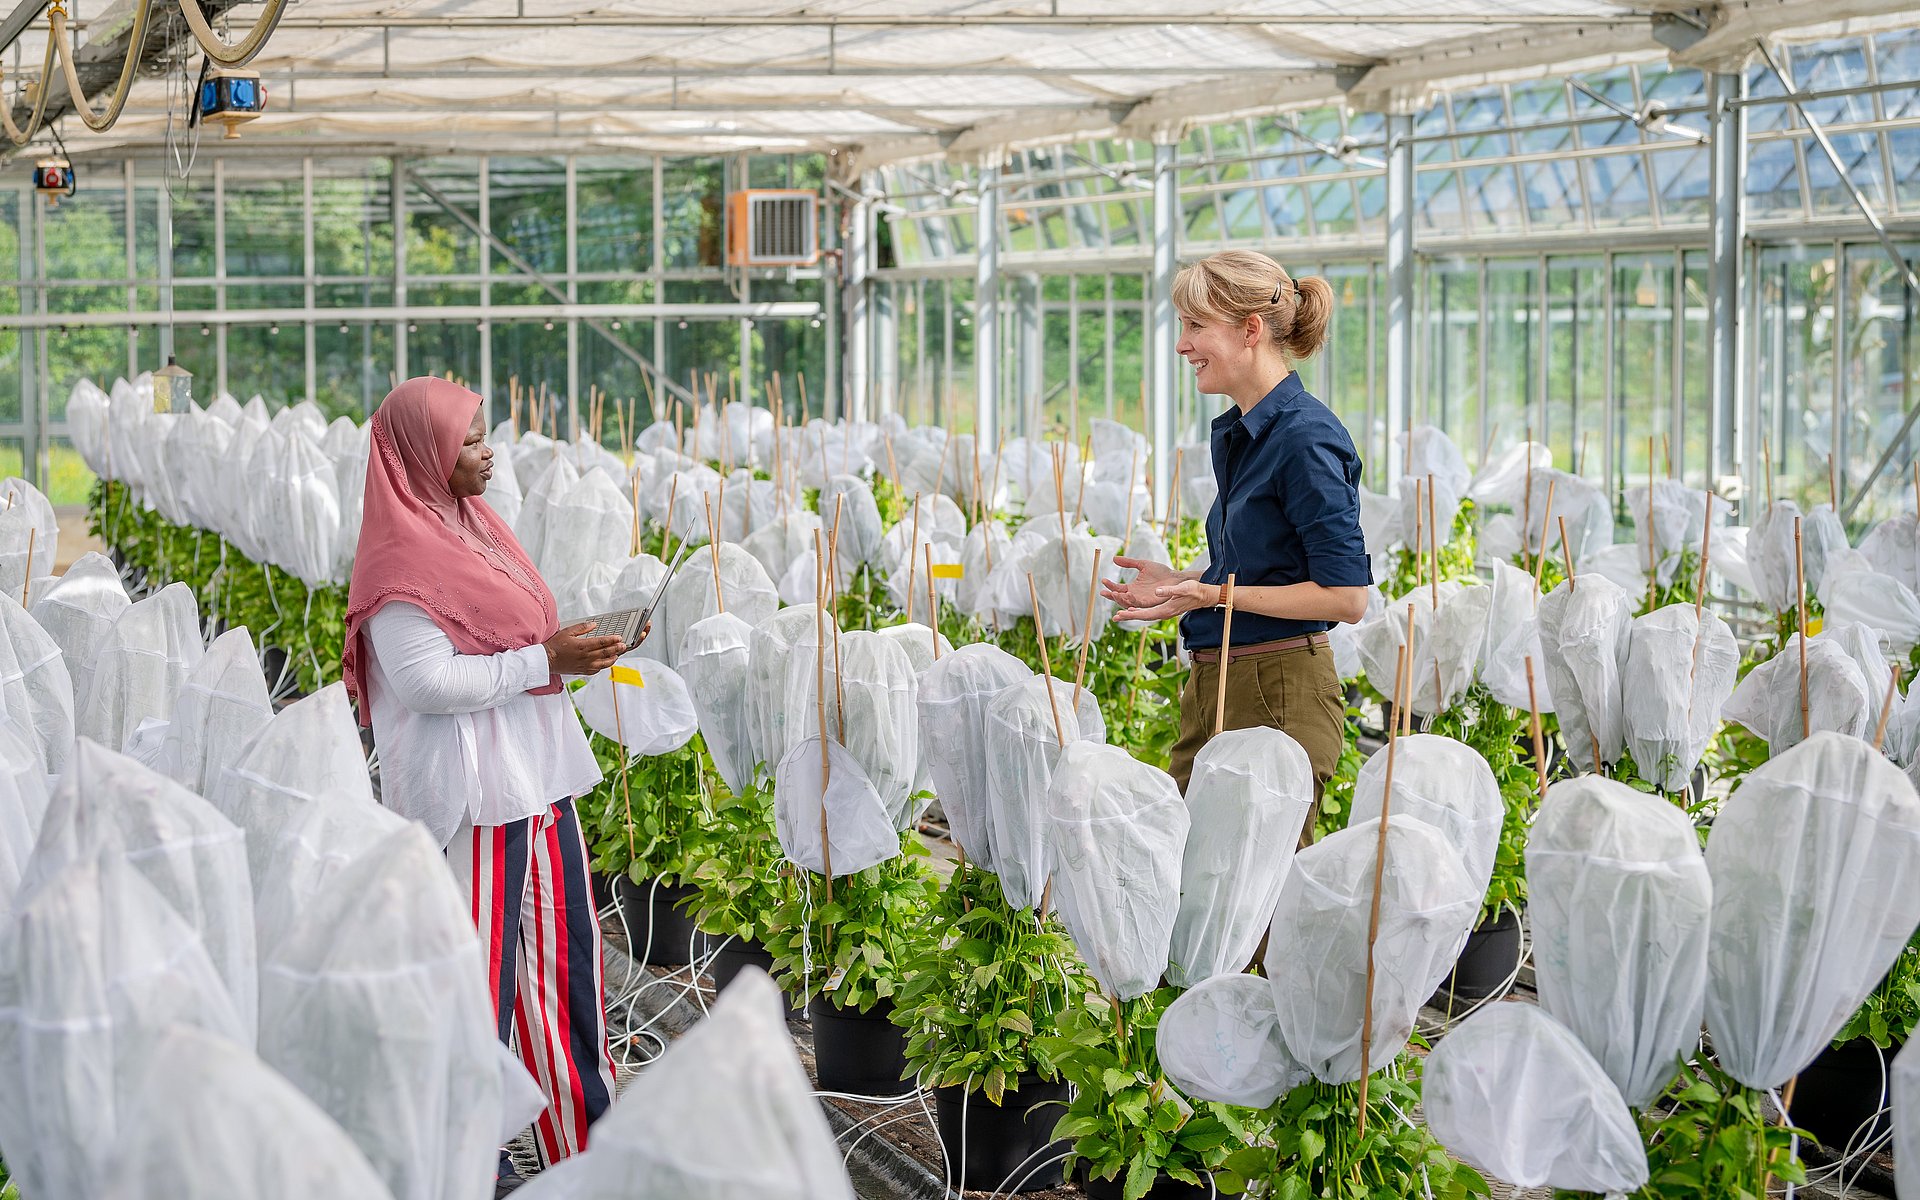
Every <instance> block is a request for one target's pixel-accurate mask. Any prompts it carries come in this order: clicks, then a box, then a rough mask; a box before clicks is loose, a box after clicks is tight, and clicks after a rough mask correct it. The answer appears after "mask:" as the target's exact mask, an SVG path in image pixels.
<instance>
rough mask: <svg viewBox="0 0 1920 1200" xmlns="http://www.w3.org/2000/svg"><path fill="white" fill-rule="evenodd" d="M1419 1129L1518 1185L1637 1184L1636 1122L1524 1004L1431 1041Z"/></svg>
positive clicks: (1581, 1053)
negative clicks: (1423, 1122)
mask: <svg viewBox="0 0 1920 1200" xmlns="http://www.w3.org/2000/svg"><path fill="white" fill-rule="evenodd" d="M1420 1094H1421V1101H1422V1103H1423V1105H1424V1107H1425V1109H1426V1118H1427V1127H1428V1128H1429V1129H1431V1130H1433V1135H1434V1136H1435V1137H1436V1138H1438V1139H1440V1143H1441V1145H1443V1146H1445V1147H1446V1148H1447V1149H1448V1150H1450V1151H1452V1152H1453V1153H1454V1154H1455V1155H1457V1156H1459V1157H1460V1158H1461V1159H1462V1160H1463V1161H1465V1162H1466V1163H1467V1164H1469V1165H1470V1166H1474V1167H1478V1168H1479V1169H1480V1170H1482V1171H1485V1172H1486V1173H1487V1174H1489V1175H1493V1176H1497V1177H1498V1178H1500V1179H1504V1180H1507V1181H1508V1182H1510V1183H1513V1184H1516V1185H1517V1186H1519V1187H1523V1188H1535V1187H1552V1188H1566V1189H1568V1190H1571V1191H1578V1192H1602V1193H1606V1194H1608V1195H1623V1194H1625V1193H1628V1192H1634V1191H1638V1190H1639V1189H1640V1188H1641V1187H1643V1186H1644V1185H1645V1184H1646V1182H1647V1151H1646V1147H1645V1146H1643V1145H1642V1144H1641V1141H1640V1129H1639V1126H1638V1125H1636V1124H1635V1123H1634V1120H1633V1114H1632V1113H1631V1112H1628V1111H1627V1106H1626V1104H1625V1103H1624V1102H1623V1101H1622V1100H1621V1099H1620V1093H1619V1091H1618V1090H1616V1089H1615V1088H1614V1086H1613V1082H1612V1081H1611V1080H1609V1079H1608V1078H1607V1076H1606V1072H1604V1071H1602V1070H1601V1069H1600V1064H1599V1063H1597V1062H1595V1061H1594V1060H1593V1056H1592V1055H1590V1054H1588V1053H1587V1051H1586V1048H1585V1047H1583V1046H1582V1045H1581V1044H1580V1040H1579V1039H1578V1038H1576V1037H1574V1036H1573V1034H1572V1033H1570V1032H1568V1031H1567V1030H1566V1029H1565V1028H1564V1027H1562V1026H1561V1025H1560V1024H1559V1023H1558V1022H1556V1021H1555V1020H1554V1019H1553V1018H1552V1017H1551V1016H1549V1015H1547V1014H1546V1013H1545V1012H1542V1011H1541V1010H1540V1009H1538V1008H1535V1007H1534V1006H1533V1005H1531V1004H1495V1005H1492V1006H1490V1007H1488V1008H1486V1009H1484V1010H1482V1011H1480V1012H1477V1013H1475V1014H1474V1015H1472V1016H1470V1017H1468V1018H1467V1019H1466V1020H1465V1021H1462V1022H1461V1023H1460V1024H1459V1026H1458V1027H1456V1028H1455V1029H1453V1030H1452V1031H1451V1032H1450V1033H1448V1034H1447V1036H1445V1037H1444V1038H1441V1039H1440V1040H1439V1042H1437V1043H1436V1044H1435V1046H1434V1048H1433V1053H1432V1054H1430V1055H1428V1056H1427V1065H1426V1070H1425V1072H1424V1074H1423V1075H1422V1077H1421V1088H1420Z"/></svg>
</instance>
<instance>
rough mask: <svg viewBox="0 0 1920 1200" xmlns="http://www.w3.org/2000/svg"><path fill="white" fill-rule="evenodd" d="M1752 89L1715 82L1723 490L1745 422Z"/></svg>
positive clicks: (1712, 421) (1715, 276) (1712, 459)
mask: <svg viewBox="0 0 1920 1200" xmlns="http://www.w3.org/2000/svg"><path fill="white" fill-rule="evenodd" d="M1746 91H1747V75H1746V72H1745V71H1730V72H1725V73H1718V74H1713V75H1709V76H1708V77H1707V104H1708V108H1709V110H1710V111H1709V113H1708V122H1709V124H1708V129H1709V136H1710V143H1709V144H1710V146H1711V151H1710V153H1711V155H1712V157H1711V159H1710V160H1709V166H1710V170H1709V173H1708V185H1707V186H1708V208H1709V212H1710V221H1709V224H1708V235H1707V412H1708V424H1707V478H1708V482H1709V483H1710V484H1711V485H1712V486H1713V487H1714V488H1716V489H1718V490H1720V491H1722V492H1724V491H1726V490H1727V487H1726V483H1725V482H1723V481H1725V480H1727V479H1728V478H1729V477H1733V478H1737V477H1738V472H1739V470H1740V461H1741V458H1742V455H1741V454H1740V439H1739V431H1740V429H1741V428H1742V426H1743V425H1744V424H1745V419H1744V417H1743V415H1742V410H1741V406H1740V400H1741V396H1742V393H1743V388H1742V386H1741V383H1742V380H1741V365H1742V364H1743V363H1744V362H1745V361H1746V358H1745V355H1744V353H1743V351H1742V349H1741V322H1740V304H1741V296H1740V286H1741V278H1740V274H1741V263H1742V256H1743V254H1744V253H1745V249H1746V238H1747V204H1746V186H1747V183H1746V181H1747V110H1746V109H1745V108H1744V107H1742V106H1741V105H1739V104H1738V103H1737V101H1739V100H1741V99H1743V98H1744V97H1745V95H1746Z"/></svg>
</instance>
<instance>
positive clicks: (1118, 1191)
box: [1080, 1171, 1213, 1200]
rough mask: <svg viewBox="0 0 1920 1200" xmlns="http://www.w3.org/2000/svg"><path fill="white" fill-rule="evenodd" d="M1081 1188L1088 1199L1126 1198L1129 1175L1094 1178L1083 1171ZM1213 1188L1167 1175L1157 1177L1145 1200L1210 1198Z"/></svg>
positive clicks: (1205, 1199) (1199, 1199)
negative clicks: (1184, 1181)
mask: <svg viewBox="0 0 1920 1200" xmlns="http://www.w3.org/2000/svg"><path fill="white" fill-rule="evenodd" d="M1080 1190H1081V1191H1083V1192H1085V1193H1086V1194H1087V1200H1124V1197H1125V1196H1126V1194H1127V1177H1126V1175H1125V1174H1124V1173H1122V1174H1120V1175H1117V1176H1115V1177H1114V1178H1112V1179H1094V1178H1092V1177H1090V1176H1088V1175H1087V1174H1085V1172H1084V1171H1083V1172H1082V1173H1081V1176H1080ZM1212 1196H1213V1189H1212V1188H1210V1187H1208V1186H1207V1185H1206V1184H1204V1183H1203V1184H1200V1185H1199V1186H1197V1187H1196V1186H1195V1185H1193V1184H1191V1183H1181V1182H1180V1181H1179V1180H1178V1179H1169V1178H1168V1177H1167V1176H1165V1175H1161V1176H1159V1177H1157V1178H1156V1179H1155V1180H1154V1181H1153V1186H1152V1187H1150V1188H1148V1189H1147V1194H1146V1196H1145V1198H1144V1200H1210V1197H1212Z"/></svg>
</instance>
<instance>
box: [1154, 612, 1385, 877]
mask: <svg viewBox="0 0 1920 1200" xmlns="http://www.w3.org/2000/svg"><path fill="white" fill-rule="evenodd" d="M1220 666H1221V664H1220V663H1217V662H1211V663H1207V662H1199V661H1197V660H1196V661H1195V662H1194V664H1193V669H1192V671H1190V672H1189V673H1188V675H1187V686H1186V689H1185V690H1184V691H1183V692H1182V693H1181V694H1180V737H1179V740H1178V741H1176V742H1174V744H1173V760H1172V763H1171V764H1170V765H1169V767H1168V772H1169V773H1170V774H1171V775H1172V776H1173V778H1174V781H1175V782H1176V783H1178V784H1179V785H1180V790H1181V791H1182V792H1185V791H1186V790H1187V780H1188V779H1189V778H1191V777H1192V775H1193V759H1194V756H1195V755H1197V754H1199V753H1200V748H1201V747H1202V746H1204V745H1206V744H1207V739H1208V738H1210V737H1212V736H1213V726H1214V710H1215V701H1216V699H1217V698H1218V696H1219V691H1220ZM1226 667H1227V704H1226V708H1227V719H1226V722H1225V724H1224V725H1223V728H1225V729H1251V728H1254V727H1256V726H1262V725H1265V726H1269V727H1271V728H1274V729H1279V730H1283V731H1284V732H1286V733H1287V734H1288V735H1289V736H1291V737H1292V738H1293V740H1294V741H1296V742H1299V743H1300V747H1301V749H1303V750H1305V751H1306V752H1307V761H1308V762H1309V763H1310V764H1312V766H1313V781H1314V782H1313V811H1312V812H1310V813H1309V814H1308V815H1307V825H1306V828H1305V829H1304V830H1302V831H1301V834H1300V844H1301V845H1302V846H1305V845H1307V844H1308V843H1310V842H1312V840H1313V825H1314V821H1315V820H1316V819H1318V817H1319V815H1320V793H1321V790H1322V788H1323V787H1324V786H1325V784H1326V782H1327V780H1329V779H1331V778H1333V770H1334V767H1335V766H1336V765H1337V764H1338V763H1339V761H1340V748H1341V745H1342V744H1343V742H1344V730H1343V725H1344V724H1345V722H1346V714H1347V702H1346V696H1345V694H1344V692H1343V691H1342V690H1341V687H1340V676H1339V674H1338V673H1337V672H1336V671H1335V670H1334V668H1333V651H1332V649H1330V648H1329V647H1327V646H1325V645H1312V646H1293V647H1289V648H1287V649H1285V650H1272V651H1269V652H1267V653H1264V654H1246V655H1242V656H1240V657H1239V658H1236V659H1234V660H1233V661H1232V662H1230V663H1228V664H1226Z"/></svg>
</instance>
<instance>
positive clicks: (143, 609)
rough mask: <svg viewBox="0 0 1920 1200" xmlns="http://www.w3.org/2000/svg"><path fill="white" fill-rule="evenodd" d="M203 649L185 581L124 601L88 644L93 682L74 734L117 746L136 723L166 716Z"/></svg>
mask: <svg viewBox="0 0 1920 1200" xmlns="http://www.w3.org/2000/svg"><path fill="white" fill-rule="evenodd" d="M205 649H206V647H205V645H204V643H202V642H201V640H200V609H199V606H198V605H197V604H196V603H195V602H194V598H193V589H192V588H189V587H188V586H187V585H186V584H184V583H170V584H168V585H167V586H166V587H164V588H162V589H160V590H159V591H157V592H155V593H154V594H153V595H151V596H148V597H147V598H146V599H144V600H141V601H140V602H139V603H137V604H133V605H130V606H129V607H128V608H127V609H126V610H125V611H123V612H122V613H121V614H120V616H119V617H118V618H117V619H115V621H114V623H113V626H112V627H111V628H110V629H108V630H107V636H106V639H105V640H104V641H103V642H102V643H101V644H99V645H97V646H95V647H94V648H93V654H94V659H95V661H94V669H93V686H92V688H91V690H90V692H89V694H88V699H87V707H86V710H85V711H84V712H82V713H81V714H80V717H79V720H78V721H77V722H76V723H75V726H76V727H75V733H76V734H77V735H78V736H80V737H88V738H92V739H93V740H94V741H96V742H99V743H100V744H101V745H103V746H106V747H108V748H109V749H113V750H118V749H120V748H121V747H122V746H124V745H126V743H127V739H128V738H129V737H131V736H132V735H133V731H134V730H135V729H138V728H139V727H140V723H141V722H142V721H145V720H149V719H152V720H157V721H166V720H169V719H170V718H171V717H172V716H173V701H174V696H175V695H176V694H178V692H179V691H180V688H181V685H183V684H185V683H186V681H187V675H188V674H189V673H190V672H191V671H192V670H193V668H194V667H195V666H197V665H198V664H199V662H200V656H201V654H202V653H204V652H205Z"/></svg>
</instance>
